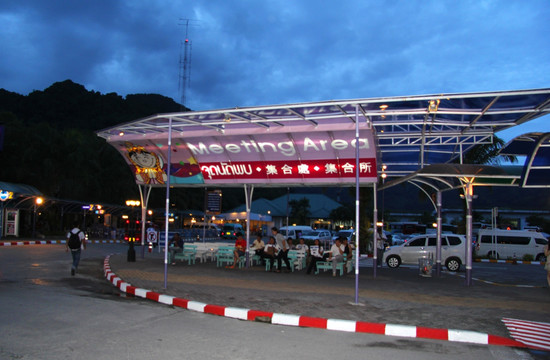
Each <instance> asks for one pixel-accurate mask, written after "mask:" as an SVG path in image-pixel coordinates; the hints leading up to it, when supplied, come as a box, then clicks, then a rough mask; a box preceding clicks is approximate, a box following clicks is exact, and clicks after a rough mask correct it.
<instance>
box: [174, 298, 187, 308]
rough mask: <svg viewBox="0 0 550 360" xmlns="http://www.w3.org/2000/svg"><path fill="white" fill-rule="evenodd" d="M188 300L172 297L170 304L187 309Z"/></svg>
mask: <svg viewBox="0 0 550 360" xmlns="http://www.w3.org/2000/svg"><path fill="white" fill-rule="evenodd" d="M188 302H189V300H186V299H181V298H174V300H173V302H172V305H174V306H178V307H181V308H184V309H187V303H188Z"/></svg>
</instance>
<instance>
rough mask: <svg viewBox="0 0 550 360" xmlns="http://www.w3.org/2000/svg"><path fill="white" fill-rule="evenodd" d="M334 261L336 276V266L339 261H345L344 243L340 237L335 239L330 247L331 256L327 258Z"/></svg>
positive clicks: (333, 270)
mask: <svg viewBox="0 0 550 360" xmlns="http://www.w3.org/2000/svg"><path fill="white" fill-rule="evenodd" d="M327 260H328V261H331V262H332V276H336V266H337V264H338V263H339V262H342V261H344V245H343V244H342V240H340V238H338V239H336V240H335V241H334V244H332V247H331V248H330V256H329V257H328V259H327Z"/></svg>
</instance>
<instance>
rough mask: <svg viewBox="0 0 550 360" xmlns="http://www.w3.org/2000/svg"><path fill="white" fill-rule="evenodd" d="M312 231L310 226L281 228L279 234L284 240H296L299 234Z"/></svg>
mask: <svg viewBox="0 0 550 360" xmlns="http://www.w3.org/2000/svg"><path fill="white" fill-rule="evenodd" d="M308 231H313V228H312V227H311V226H307V225H295V226H283V227H282V228H280V229H279V232H280V233H281V234H282V235H284V236H285V237H286V238H292V239H296V240H298V239H299V237H300V236H301V234H303V233H305V232H308Z"/></svg>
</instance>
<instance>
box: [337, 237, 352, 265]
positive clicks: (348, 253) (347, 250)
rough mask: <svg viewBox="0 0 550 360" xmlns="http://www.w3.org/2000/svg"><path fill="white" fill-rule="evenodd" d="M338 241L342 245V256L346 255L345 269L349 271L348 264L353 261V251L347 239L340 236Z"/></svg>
mask: <svg viewBox="0 0 550 360" xmlns="http://www.w3.org/2000/svg"><path fill="white" fill-rule="evenodd" d="M340 239H341V240H342V245H344V254H346V268H347V269H351V268H350V263H351V261H352V260H353V249H352V247H351V245H350V244H349V243H348V238H346V237H343V236H341V237H340Z"/></svg>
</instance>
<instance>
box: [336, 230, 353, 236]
mask: <svg viewBox="0 0 550 360" xmlns="http://www.w3.org/2000/svg"><path fill="white" fill-rule="evenodd" d="M350 234H351V231H339V232H338V234H336V236H344V237H347V236H349V235H350Z"/></svg>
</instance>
